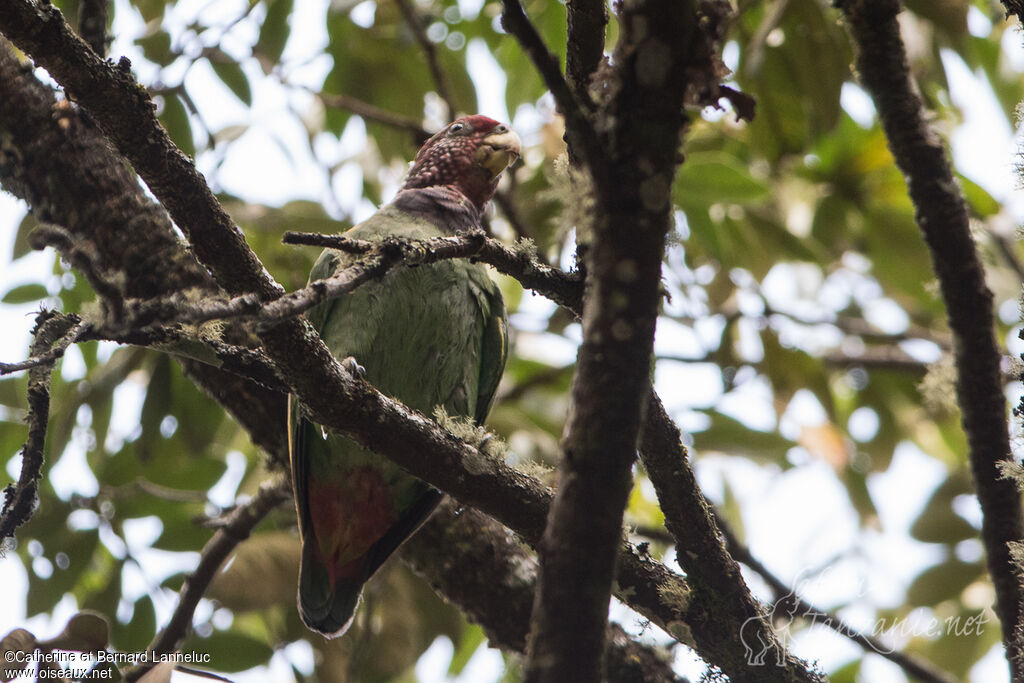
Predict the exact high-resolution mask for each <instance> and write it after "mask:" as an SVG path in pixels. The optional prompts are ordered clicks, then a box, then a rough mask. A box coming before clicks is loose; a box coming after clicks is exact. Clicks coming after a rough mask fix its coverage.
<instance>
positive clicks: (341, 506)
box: [309, 465, 396, 581]
mask: <svg viewBox="0 0 1024 683" xmlns="http://www.w3.org/2000/svg"><path fill="white" fill-rule="evenodd" d="M391 493H392V492H391V488H390V487H389V486H388V485H387V484H386V483H385V482H384V481H383V480H382V479H381V477H380V472H379V471H378V470H376V469H374V468H373V467H372V466H370V465H365V466H363V467H357V468H355V469H352V470H350V471H348V472H346V474H345V478H344V480H342V481H341V482H338V481H331V480H330V479H325V480H320V479H311V480H310V482H309V513H310V516H311V517H312V521H313V525H312V527H313V529H316V530H317V531H318V532H320V531H321V530H324V529H329V530H331V532H333V533H332V534H330V535H328V534H323V535H321V534H319V533H318V535H317V539H316V547H317V548H318V549H319V555H320V559H321V560H322V561H323V563H324V565H325V566H326V567H327V568H328V571H329V573H330V574H331V581H334V579H335V578H337V577H343V578H352V577H355V576H356V575H357V574H359V572H360V571H361V570H362V563H363V559H364V555H365V554H366V551H367V550H369V549H370V546H372V545H373V544H374V543H376V542H377V541H378V540H379V539H380V538H381V536H383V535H384V534H385V533H386V532H387V530H388V528H389V527H391V525H392V524H394V523H395V520H396V516H395V505H394V501H393V500H392V496H391Z"/></svg>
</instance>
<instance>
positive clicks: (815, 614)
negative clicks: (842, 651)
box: [712, 509, 956, 683]
mask: <svg viewBox="0 0 1024 683" xmlns="http://www.w3.org/2000/svg"><path fill="white" fill-rule="evenodd" d="M712 513H713V514H715V521H716V522H717V523H718V528H719V529H720V530H721V532H722V536H724V537H725V542H726V545H727V546H728V548H729V553H730V554H731V555H732V556H733V557H734V558H735V559H736V561H737V562H742V563H743V564H745V565H747V566H748V567H750V569H752V570H753V571H755V572H757V574H758V575H759V576H760V577H761V578H762V579H764V581H765V583H767V584H768V586H769V588H771V590H772V592H773V593H774V594H775V600H776V604H778V602H779V601H781V600H785V601H787V606H786V609H785V610H779V609H778V607H776V608H775V609H773V610H772V611H773V612H775V613H786V614H795V615H799V616H800V617H801V618H804V619H809V620H811V621H812V622H813V623H814V624H821V625H822V626H827V627H829V628H830V629H832V630H833V631H835V632H836V633H839V634H841V635H843V636H846V637H847V638H849V639H850V640H852V641H853V642H855V643H857V644H858V645H860V646H861V647H862V648H864V650H865V652H869V653H874V654H878V655H879V656H881V657H885V658H886V659H888V660H889V661H890V662H892V663H893V664H895V665H896V666H898V667H900V668H901V669H903V671H904V672H905V673H906V674H907V675H908V676H910V677H912V678H913V679H914V680H917V681H921V682H922V683H956V679H955V678H954V677H953V676H951V675H950V674H948V673H946V672H945V671H941V670H939V669H937V668H935V667H934V666H933V665H932V664H931V663H930V662H928V661H926V660H924V659H922V658H920V657H918V656H915V655H913V654H908V653H904V652H900V651H898V650H896V649H894V647H893V646H892V645H889V644H887V643H884V642H882V641H881V640H879V639H878V638H877V637H875V636H874V635H870V634H867V633H864V632H863V631H859V630H857V629H855V628H854V627H852V626H850V625H849V624H848V623H847V622H846V621H845V620H843V619H842V618H840V617H838V616H836V615H835V614H833V613H831V612H827V611H825V610H823V609H819V608H818V607H815V606H814V605H812V604H811V603H810V602H808V601H807V600H805V599H804V598H803V597H801V596H800V595H798V594H797V593H796V587H795V586H792V585H789V584H786V583H785V582H784V581H782V579H780V578H779V577H778V576H776V575H775V574H773V573H772V572H771V571H770V570H769V569H768V568H767V567H766V566H764V564H762V563H761V561H760V560H758V559H757V558H756V557H755V556H754V554H753V553H752V552H750V548H748V547H747V546H746V544H744V543H743V542H742V541H740V539H739V537H738V536H736V534H735V532H734V531H733V530H732V528H731V527H730V526H729V525H728V524H727V523H725V521H724V520H723V519H722V518H721V517H720V516H719V515H718V514H717V512H716V511H715V510H713V509H712Z"/></svg>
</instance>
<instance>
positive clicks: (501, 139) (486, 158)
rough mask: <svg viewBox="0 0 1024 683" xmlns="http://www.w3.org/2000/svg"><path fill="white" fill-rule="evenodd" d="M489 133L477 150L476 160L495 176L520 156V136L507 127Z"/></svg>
mask: <svg viewBox="0 0 1024 683" xmlns="http://www.w3.org/2000/svg"><path fill="white" fill-rule="evenodd" d="M499 131H500V132H496V133H493V134H491V135H488V136H487V137H485V138H484V139H483V141H482V142H481V144H480V146H479V147H478V148H477V150H476V154H475V161H476V163H477V164H479V165H480V166H483V167H484V168H486V169H487V170H488V171H490V173H491V175H492V176H494V177H495V178H496V177H498V176H499V175H501V172H502V171H504V170H505V169H506V168H508V167H509V166H510V165H511V164H512V163H513V162H514V161H515V160H516V159H518V158H519V148H520V142H519V136H518V135H516V134H515V132H514V131H512V130H509V129H507V128H505V127H504V126H502V127H501V129H499Z"/></svg>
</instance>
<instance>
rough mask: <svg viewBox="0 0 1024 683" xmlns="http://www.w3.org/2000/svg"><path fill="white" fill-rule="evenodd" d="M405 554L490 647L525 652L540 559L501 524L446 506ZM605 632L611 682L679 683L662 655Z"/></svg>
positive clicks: (616, 630)
mask: <svg viewBox="0 0 1024 683" xmlns="http://www.w3.org/2000/svg"><path fill="white" fill-rule="evenodd" d="M402 554H403V557H404V558H405V561H406V562H407V563H408V564H409V565H410V566H411V567H412V568H413V570H414V571H416V572H417V573H419V574H420V575H421V576H423V577H424V578H425V579H426V580H427V581H429V582H430V584H431V585H432V586H433V587H434V590H435V591H437V592H438V593H439V594H440V595H442V596H444V598H445V599H446V600H448V601H450V602H453V603H455V604H456V605H458V606H459V608H460V609H461V610H462V611H463V612H464V613H465V614H466V616H467V617H468V618H469V619H470V621H473V622H476V623H478V624H480V626H481V627H482V628H483V629H484V632H485V633H486V634H487V639H488V641H489V642H490V644H491V645H492V646H493V647H500V648H502V649H507V650H514V651H516V652H524V651H525V649H526V635H527V633H528V632H529V629H530V607H531V603H532V602H533V591H534V585H535V582H536V572H537V562H536V558H535V557H534V556H533V555H532V554H531V553H529V552H528V551H527V550H525V549H524V548H523V546H522V545H520V544H519V543H518V542H516V540H515V538H514V537H513V536H512V535H510V534H509V533H508V531H507V530H506V529H505V528H504V527H503V526H501V525H500V524H498V523H496V522H494V521H493V520H491V519H490V518H489V517H486V516H485V515H482V514H481V513H479V512H476V511H475V510H472V509H466V510H461V511H460V510H458V508H457V506H456V505H455V504H454V503H452V502H450V501H448V502H446V503H443V504H442V506H441V508H440V509H439V510H438V512H436V513H435V514H434V516H433V517H432V518H431V519H430V521H429V522H427V523H426V524H425V525H424V526H423V528H421V529H420V530H419V531H418V532H417V533H416V535H415V536H413V537H412V538H410V539H409V541H407V542H406V544H405V546H404V547H403V549H402ZM609 631H610V633H609V648H608V669H609V680H612V681H636V683H682V679H680V678H679V677H678V676H676V674H675V673H674V672H673V671H672V667H671V665H670V664H671V661H670V657H668V654H669V653H668V652H667V651H664V650H660V649H658V648H656V647H653V646H648V645H641V644H639V643H637V642H635V641H633V640H632V639H631V638H629V637H628V636H627V635H626V634H625V633H624V632H622V630H621V629H620V628H619V627H618V626H616V625H614V624H613V625H612V626H611V627H610V629H609Z"/></svg>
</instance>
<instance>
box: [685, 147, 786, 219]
mask: <svg viewBox="0 0 1024 683" xmlns="http://www.w3.org/2000/svg"><path fill="white" fill-rule="evenodd" d="M768 192H769V188H768V185H767V184H765V183H764V182H762V181H760V180H757V179H755V178H754V177H753V176H751V175H750V169H749V167H748V166H747V165H746V164H741V163H740V162H739V161H738V160H737V159H736V158H735V157H733V156H730V155H728V154H725V153H723V152H701V153H697V154H690V155H688V156H687V157H686V162H685V163H684V164H683V165H682V166H681V167H680V169H679V175H678V176H677V178H676V187H675V191H674V193H673V195H674V197H675V199H676V201H677V202H678V203H679V204H681V205H683V206H703V207H707V206H710V205H711V204H715V203H719V202H728V203H745V202H751V201H756V200H758V199H762V198H764V197H766V196H767V195H768Z"/></svg>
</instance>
